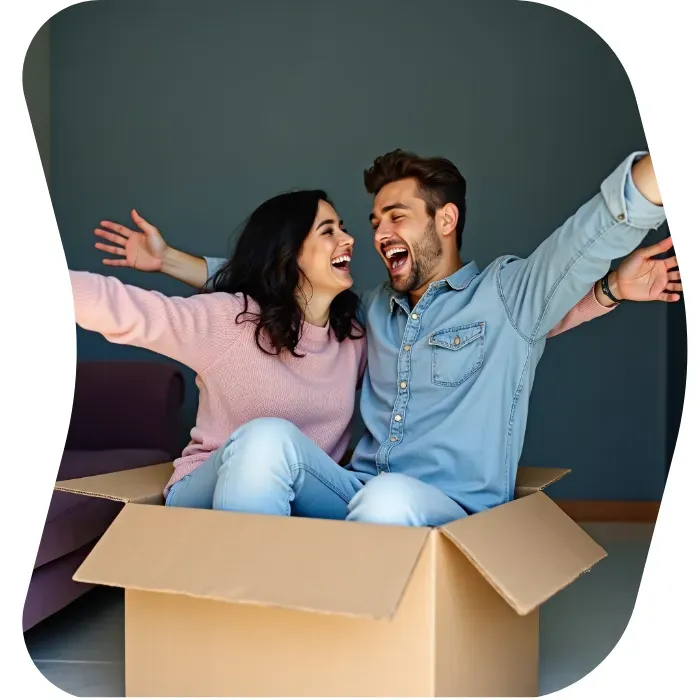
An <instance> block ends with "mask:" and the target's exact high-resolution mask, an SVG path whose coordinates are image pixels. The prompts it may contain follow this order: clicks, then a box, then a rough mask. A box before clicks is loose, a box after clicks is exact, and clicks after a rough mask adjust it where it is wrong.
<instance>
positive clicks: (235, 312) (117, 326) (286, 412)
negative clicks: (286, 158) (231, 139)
mask: <svg viewBox="0 0 700 700" xmlns="http://www.w3.org/2000/svg"><path fill="white" fill-rule="evenodd" d="M132 215H133V217H134V221H135V222H136V223H137V225H139V226H140V227H141V228H142V230H144V234H138V233H136V232H129V231H128V230H127V229H124V228H123V227H120V226H118V225H115V224H110V223H109V222H103V225H105V226H106V227H108V228H111V229H112V231H116V232H117V233H116V234H115V233H111V232H107V231H101V232H100V231H98V233H99V235H101V236H102V237H103V238H107V239H108V240H110V242H111V243H116V244H117V246H116V247H115V246H108V245H105V244H101V243H99V244H98V247H99V248H101V249H102V250H105V251H107V252H111V253H117V254H120V253H121V254H124V255H125V258H126V259H125V261H112V260H106V261H105V263H106V264H114V263H115V262H117V263H118V264H119V263H124V262H126V263H127V264H129V256H130V255H131V263H130V264H131V265H132V266H133V267H136V268H138V269H150V270H155V269H162V270H163V271H167V272H170V273H171V274H174V275H175V276H179V277H180V279H185V280H188V281H190V282H191V283H195V280H196V283H198V284H203V282H204V279H202V277H201V272H202V271H201V270H197V268H196V265H205V263H204V261H201V259H200V261H199V262H194V261H196V260H197V259H195V258H190V257H189V256H185V255H184V254H182V253H178V252H177V251H172V250H171V249H168V248H167V246H165V243H164V241H163V240H162V237H160V234H159V233H158V232H157V230H156V229H155V228H153V227H152V226H150V224H148V223H147V222H145V221H144V220H143V219H141V218H140V217H139V216H138V215H137V214H136V213H135V212H134V213H133V214H132ZM147 232H150V233H147ZM153 232H155V234H157V235H155V234H154V233H153ZM118 234H121V235H118ZM148 235H150V244H154V245H150V244H149V245H146V243H147V238H146V236H148ZM138 236H143V238H141V239H139V238H137V237H138ZM134 243H135V245H134ZM161 243H162V246H160V244H161ZM353 244H354V241H353V239H352V238H351V237H350V236H349V235H348V233H347V232H346V231H345V229H344V228H343V225H342V222H341V221H340V219H339V217H338V214H337V213H336V211H335V210H334V208H333V206H332V204H331V202H330V200H329V199H328V197H327V196H326V194H325V193H324V192H322V191H302V192H293V193H288V194H284V195H280V196H278V197H274V198H273V199H271V200H268V201H267V202H265V203H263V204H262V205H261V206H260V207H258V209H257V210H256V211H255V212H254V213H253V214H252V215H251V217H250V218H249V220H248V222H247V223H246V225H245V227H244V229H243V231H242V234H241V236H240V238H239V241H238V244H237V246H236V249H235V251H234V253H233V255H232V257H231V259H230V260H229V261H228V262H227V263H226V264H225V265H224V266H223V267H222V268H221V269H220V270H219V272H218V273H217V274H216V275H215V276H214V277H213V279H212V280H211V284H210V289H211V291H210V293H205V294H198V295H195V296H193V297H189V298H168V297H165V296H164V295H162V294H160V293H158V292H154V291H144V290H141V289H138V288H136V287H132V286H127V285H124V284H122V283H121V282H119V281H118V280H116V279H115V278H108V277H103V276H101V275H96V274H91V273H85V272H71V281H72V284H73V291H74V299H75V311H76V320H77V323H78V325H80V326H81V327H83V328H85V329H87V330H92V331H96V332H99V333H101V334H102V335H103V336H104V337H105V338H107V340H109V341H111V342H114V343H122V344H131V345H136V346H140V347H145V348H148V349H150V350H153V351H155V352H158V353H161V354H163V355H166V356H168V357H171V358H173V359H175V360H177V361H179V362H182V363H183V364H185V365H187V366H189V367H191V368H192V369H193V370H194V371H196V372H197V386H198V387H199V393H200V395H199V406H198V412H197V419H196V424H195V427H194V428H193V430H192V432H191V437H192V440H191V442H190V444H189V445H188V446H187V447H186V448H185V450H184V452H183V455H182V457H180V458H179V459H177V460H175V464H174V472H173V475H172V477H171V479H170V480H169V482H168V484H167V485H166V488H165V491H164V495H165V496H166V504H167V505H169V506H182V507H196V508H214V509H221V510H234V511H247V512H270V513H272V512H274V513H286V514H292V515H301V516H307V517H327V518H336V519H342V518H347V519H350V520H352V519H355V520H357V519H363V516H362V499H361V498H354V496H355V495H357V494H359V492H360V491H361V489H362V487H363V485H364V483H363V481H361V480H360V478H359V476H360V475H357V474H355V473H353V472H352V471H351V470H349V469H345V468H343V467H340V466H339V465H338V462H339V461H340V459H341V457H342V455H343V454H344V453H345V451H346V450H347V447H348V444H349V440H350V426H351V419H352V413H353V408H354V400H355V392H356V389H357V387H358V383H359V379H360V378H361V376H362V373H363V370H364V365H365V342H364V334H363V331H362V328H361V326H360V325H359V323H358V321H357V304H358V299H357V297H356V296H355V295H354V293H353V292H352V291H350V287H351V285H352V278H351V276H350V272H349V264H350V260H351V258H352V252H353ZM119 246H121V247H119ZM158 246H160V255H161V258H160V260H159V261H158V260H157V259H156V258H155V256H154V252H153V251H154V250H157V249H158ZM129 249H131V250H130V251H129ZM154 260H155V261H156V262H154ZM166 260H167V265H165V261H166ZM193 265H195V267H194V268H193V267H192V266H193ZM178 269H179V273H176V270H178ZM186 269H188V270H190V272H189V273H188V274H189V277H188V276H187V274H184V273H183V271H184V270H186ZM607 310H608V309H606V308H605V307H603V306H602V305H601V304H600V303H598V302H597V301H596V290H595V289H592V290H591V291H590V293H589V295H588V296H587V297H586V298H584V299H583V300H582V301H581V302H580V304H579V305H578V306H577V307H575V308H574V309H572V310H571V312H570V313H569V314H568V315H567V317H565V319H564V320H563V321H562V322H561V323H560V324H559V326H558V327H557V328H555V329H554V331H552V333H551V334H550V335H555V334H557V333H561V332H563V331H564V330H568V329H569V328H571V327H573V326H575V325H578V324H580V323H582V322H584V321H587V320H590V319H591V318H594V317H595V316H598V315H601V314H602V313H605V312H606V311H607ZM272 417H275V418H272ZM279 418H282V419H284V421H285V422H288V423H291V424H293V425H294V426H296V428H298V429H299V430H300V431H301V433H303V435H304V436H306V440H307V441H308V447H309V449H314V450H317V449H318V447H320V448H321V449H322V450H323V452H324V453H325V454H326V455H327V457H328V465H326V466H327V467H328V468H327V469H324V473H323V474H318V473H314V472H313V471H312V470H310V469H308V468H306V467H305V465H304V464H303V459H300V460H299V461H298V464H297V465H296V467H295V468H293V469H292V470H291V472H290V473H275V472H274V470H273V471H270V470H269V469H260V468H257V467H258V465H261V464H264V463H265V451H266V446H267V445H270V444H276V443H277V444H278V441H277V438H278V437H279V436H278V435H277V431H279V430H280V425H282V421H279V420H278V419H279ZM301 449H302V450H303V449H304V446H303V445H302V448H301ZM288 462H289V460H288ZM291 463H294V461H293V460H292V462H291ZM271 474H272V478H273V481H272V482H271V481H270V478H271ZM362 476H363V478H364V475H362ZM302 485H303V488H301V486H302ZM271 490H273V491H274V492H275V494H276V500H275V499H273V500H272V501H271V499H270V491H271ZM271 504H272V505H271ZM349 504H350V505H349Z"/></svg>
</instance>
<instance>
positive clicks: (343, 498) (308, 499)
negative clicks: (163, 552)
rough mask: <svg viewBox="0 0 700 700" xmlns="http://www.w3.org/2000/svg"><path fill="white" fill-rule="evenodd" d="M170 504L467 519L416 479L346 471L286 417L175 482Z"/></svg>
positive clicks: (236, 438)
mask: <svg viewBox="0 0 700 700" xmlns="http://www.w3.org/2000/svg"><path fill="white" fill-rule="evenodd" d="M166 505H168V506H175V507H182V508H212V509H214V510H229V511H236V512H241V513H259V514H263V515H295V516H300V517H307V518H328V519H332V520H351V521H358V522H369V523H379V524H386V525H407V526H418V527H420V526H428V527H435V526H438V525H443V524H445V523H447V522H450V521H452V520H457V519H459V518H463V517H465V516H466V515H467V513H466V512H465V511H464V510H463V509H462V508H461V507H460V506H458V505H457V504H456V503H455V502H454V501H453V500H451V499H450V498H448V497H447V496H446V495H445V494H444V493H442V491H440V490H439V489H437V488H436V487H435V486H431V485H429V484H425V483H423V482H421V481H418V480H417V479H414V478H412V477H409V476H405V475H403V474H392V473H388V474H382V475H380V476H371V475H367V474H357V473H355V472H352V471H349V470H348V469H344V468H343V467H341V466H340V465H338V464H337V463H336V462H334V461H333V460H332V459H331V458H330V457H329V456H328V455H327V454H326V453H325V452H324V451H323V450H322V449H321V448H320V447H318V446H317V445H316V444H315V443H314V442H313V441H312V440H310V439H309V438H308V437H306V436H305V435H304V434H303V433H302V432H301V431H300V430H299V429H298V428H297V427H296V426H295V425H293V424H292V423H290V422H288V421H286V420H282V419H280V418H256V419H255V420H252V421H250V422H249V423H246V424H245V425H243V426H241V427H240V428H239V429H238V430H236V431H235V432H234V433H233V434H232V435H231V437H230V438H229V439H228V440H227V442H226V443H225V444H224V445H222V446H221V447H220V448H219V449H218V450H217V451H216V452H213V453H212V454H211V456H210V457H209V459H207V461H206V462H204V463H203V464H201V465H200V466H199V467H198V468H197V469H196V470H195V471H194V472H192V473H191V474H188V475H187V476H185V477H184V478H183V479H181V480H180V481H178V482H176V483H175V484H173V486H172V488H171V489H170V492H169V493H168V497H167V499H166Z"/></svg>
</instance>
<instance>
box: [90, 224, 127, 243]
mask: <svg viewBox="0 0 700 700" xmlns="http://www.w3.org/2000/svg"><path fill="white" fill-rule="evenodd" d="M95 235H96V236H99V237H100V238H104V239H105V240H107V241H112V243H118V244H119V245H124V244H125V243H126V242H127V241H128V240H129V239H128V238H124V236H120V235H118V234H116V233H110V232H109V231H103V230H102V229H101V228H96V229H95Z"/></svg>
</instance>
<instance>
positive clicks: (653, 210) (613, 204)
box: [601, 151, 666, 229]
mask: <svg viewBox="0 0 700 700" xmlns="http://www.w3.org/2000/svg"><path fill="white" fill-rule="evenodd" d="M646 155H647V151H635V152H634V153H632V154H631V155H629V156H628V157H627V158H626V159H625V160H624V162H623V163H621V164H620V165H619V166H618V167H617V169H616V170H615V171H614V172H613V173H612V174H611V175H609V176H608V177H607V178H606V179H605V180H604V182H603V185H602V187H601V191H602V193H603V197H604V199H605V202H606V204H607V205H608V208H609V209H610V211H611V213H612V214H613V216H614V217H615V219H616V220H617V221H619V222H625V223H627V224H628V225H629V226H633V227H634V228H640V229H656V228H659V226H661V225H662V224H663V223H664V222H665V221H666V212H665V210H664V208H663V206H659V205H657V204H653V203H652V202H650V201H649V200H648V199H647V198H646V197H645V196H644V195H643V194H642V193H641V192H640V191H639V190H638V189H637V186H636V185H635V184H634V180H633V178H632V166H633V165H634V164H635V163H636V162H637V161H638V160H640V159H641V158H643V157H644V156H646Z"/></svg>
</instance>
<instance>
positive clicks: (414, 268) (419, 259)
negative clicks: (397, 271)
mask: <svg viewBox="0 0 700 700" xmlns="http://www.w3.org/2000/svg"><path fill="white" fill-rule="evenodd" d="M441 257H442V246H441V245H440V237H439V236H438V232H437V229H436V228H435V221H434V220H432V219H431V221H430V223H429V224H428V226H427V227H426V229H425V232H424V233H423V237H422V238H421V240H420V241H419V242H418V243H416V244H415V245H414V247H413V250H412V251H411V272H410V273H409V275H408V277H406V279H405V280H403V279H401V278H395V279H391V288H392V289H393V290H394V291H395V292H399V293H400V294H407V293H408V292H412V291H414V290H416V289H420V288H421V287H422V286H423V285H424V284H425V283H426V282H427V281H428V280H429V279H430V277H431V275H432V271H433V269H434V268H435V265H436V264H437V262H438V260H439V259H440V258H441Z"/></svg>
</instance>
